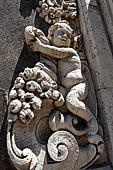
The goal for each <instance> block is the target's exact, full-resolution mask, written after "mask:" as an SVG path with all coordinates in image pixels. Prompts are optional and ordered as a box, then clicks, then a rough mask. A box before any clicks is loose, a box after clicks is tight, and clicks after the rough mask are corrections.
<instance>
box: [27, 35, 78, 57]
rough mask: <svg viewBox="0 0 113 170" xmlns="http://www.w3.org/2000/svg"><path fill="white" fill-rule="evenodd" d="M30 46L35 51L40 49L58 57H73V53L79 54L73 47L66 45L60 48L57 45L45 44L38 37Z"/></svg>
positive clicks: (44, 52)
mask: <svg viewBox="0 0 113 170" xmlns="http://www.w3.org/2000/svg"><path fill="white" fill-rule="evenodd" d="M30 47H31V48H32V50H33V51H34V52H36V51H39V52H41V53H43V54H46V55H48V56H50V57H52V58H57V59H63V58H66V57H71V56H73V55H76V56H77V52H76V51H75V50H74V49H72V48H66V47H62V48H59V47H56V46H51V45H45V44H43V43H42V42H41V41H40V40H39V39H38V38H36V41H35V42H31V44H30Z"/></svg>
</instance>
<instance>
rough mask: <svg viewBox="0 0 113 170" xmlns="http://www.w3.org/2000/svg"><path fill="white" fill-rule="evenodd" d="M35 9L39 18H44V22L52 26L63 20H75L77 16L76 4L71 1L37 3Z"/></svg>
mask: <svg viewBox="0 0 113 170" xmlns="http://www.w3.org/2000/svg"><path fill="white" fill-rule="evenodd" d="M39 5H40V7H39V8H37V11H38V13H39V16H40V17H41V18H44V20H45V22H47V23H49V24H54V23H56V22H58V21H61V20H62V18H63V19H75V18H76V16H77V4H76V2H71V1H64V0H60V1H54V2H53V1H51V0H43V1H40V2H39Z"/></svg>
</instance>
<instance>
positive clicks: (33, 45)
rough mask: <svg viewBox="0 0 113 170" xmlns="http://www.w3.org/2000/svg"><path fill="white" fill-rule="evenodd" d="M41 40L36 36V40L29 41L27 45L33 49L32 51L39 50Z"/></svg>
mask: <svg viewBox="0 0 113 170" xmlns="http://www.w3.org/2000/svg"><path fill="white" fill-rule="evenodd" d="M41 44H42V43H41V41H40V40H39V39H38V38H37V37H36V41H34V42H30V43H29V46H30V48H31V49H32V50H33V52H36V51H40V46H41Z"/></svg>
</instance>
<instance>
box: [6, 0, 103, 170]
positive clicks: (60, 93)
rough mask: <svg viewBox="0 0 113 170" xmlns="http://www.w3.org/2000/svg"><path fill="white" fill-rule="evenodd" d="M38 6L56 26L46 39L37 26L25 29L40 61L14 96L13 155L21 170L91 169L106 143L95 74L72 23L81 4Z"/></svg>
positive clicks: (9, 140) (9, 137) (26, 71)
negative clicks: (99, 114) (99, 124)
mask: <svg viewBox="0 0 113 170" xmlns="http://www.w3.org/2000/svg"><path fill="white" fill-rule="evenodd" d="M39 5H40V7H39V8H38V12H39V16H40V17H42V18H44V19H45V21H46V22H48V23H49V24H52V25H51V26H50V28H49V30H48V36H47V37H46V36H45V34H44V33H43V32H42V31H41V30H40V29H37V28H35V27H33V26H28V27H26V29H25V40H26V44H27V45H28V46H29V47H30V48H31V49H32V50H33V52H39V53H40V62H37V63H36V64H35V66H34V67H33V68H28V67H27V68H25V69H24V71H23V72H21V73H20V74H19V75H18V77H17V78H16V80H15V82H14V86H13V88H12V89H11V91H10V93H9V105H8V135H7V148H8V153H9V156H10V158H11V161H12V162H13V164H14V166H15V167H16V168H17V169H19V170H21V169H22V170H23V169H25V170H26V169H30V170H58V169H63V170H76V169H86V168H88V167H89V166H90V165H92V164H93V163H94V162H95V161H96V160H97V159H99V158H100V156H101V154H102V153H103V150H104V142H103V139H102V137H101V136H100V135H99V130H98V122H97V103H96V97H95V92H94V87H93V83H92V80H91V75H90V71H89V68H88V65H87V62H86V61H85V60H84V58H82V57H81V56H80V55H79V54H81V53H82V54H84V52H83V51H82V46H80V43H79V42H80V41H81V35H80V34H77V31H75V30H73V28H72V27H71V26H70V22H69V21H68V20H69V19H75V18H76V17H77V10H76V8H77V3H76V2H71V1H69V2H68V1H58V2H57V1H51V0H47V1H46V0H42V1H40V3H39ZM64 19H65V20H64ZM75 32H76V34H77V35H76V36H75ZM81 58H82V59H81ZM81 60H82V61H81ZM88 88H90V92H88ZM88 95H89V96H88ZM91 100H93V101H92V102H91Z"/></svg>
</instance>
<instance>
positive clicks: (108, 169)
mask: <svg viewBox="0 0 113 170" xmlns="http://www.w3.org/2000/svg"><path fill="white" fill-rule="evenodd" d="M88 170H112V168H111V166H109V165H108V166H103V167H100V168H88Z"/></svg>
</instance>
